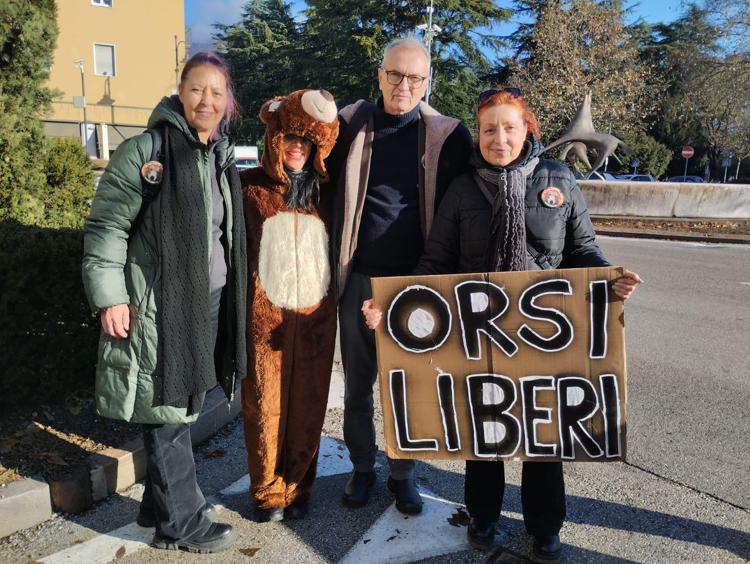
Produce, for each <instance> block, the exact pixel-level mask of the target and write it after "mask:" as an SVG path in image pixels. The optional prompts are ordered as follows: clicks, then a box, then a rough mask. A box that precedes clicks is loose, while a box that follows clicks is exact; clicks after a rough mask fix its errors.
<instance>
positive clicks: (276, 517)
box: [254, 507, 284, 523]
mask: <svg viewBox="0 0 750 564" xmlns="http://www.w3.org/2000/svg"><path fill="white" fill-rule="evenodd" d="M254 516H255V520H256V521H257V522H258V523H273V522H275V521H281V520H282V519H283V518H284V508H283V507H271V508H270V509H261V508H260V507H256V508H255V510H254Z"/></svg>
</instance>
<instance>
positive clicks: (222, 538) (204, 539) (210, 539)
mask: <svg viewBox="0 0 750 564" xmlns="http://www.w3.org/2000/svg"><path fill="white" fill-rule="evenodd" d="M235 536H237V535H236V533H235V532H234V529H232V526H231V525H227V524H225V523H211V526H210V527H209V528H208V530H207V531H206V532H205V533H203V534H202V535H198V536H195V537H192V538H187V539H182V540H177V539H170V538H168V537H163V536H161V535H160V534H159V533H156V534H155V535H154V541H153V543H152V544H153V546H154V547H155V548H163V549H166V550H186V551H188V552H197V553H200V554H209V553H211V552H221V551H223V550H227V549H228V548H229V547H231V546H232V543H233V542H234V538H235Z"/></svg>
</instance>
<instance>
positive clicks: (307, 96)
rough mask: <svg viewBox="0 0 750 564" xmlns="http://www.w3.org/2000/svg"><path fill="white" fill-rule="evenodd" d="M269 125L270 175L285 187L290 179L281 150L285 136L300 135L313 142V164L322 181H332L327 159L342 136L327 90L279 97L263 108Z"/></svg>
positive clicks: (266, 156) (266, 162) (266, 155)
mask: <svg viewBox="0 0 750 564" xmlns="http://www.w3.org/2000/svg"><path fill="white" fill-rule="evenodd" d="M260 119H261V120H262V121H263V123H265V124H266V133H265V137H264V142H265V148H264V150H263V157H262V159H261V165H262V167H263V170H264V171H265V172H266V174H267V175H268V176H270V177H271V178H273V179H274V180H276V181H277V182H279V183H281V184H287V183H288V182H289V177H288V176H287V174H286V172H285V171H284V163H283V161H282V155H281V147H282V143H283V140H284V135H297V136H299V137H304V138H305V139H308V140H310V141H312V143H313V145H315V150H314V151H313V152H312V153H311V155H310V158H311V159H312V161H313V162H312V165H313V166H314V167H315V170H316V171H317V172H318V175H320V181H321V182H327V181H328V172H327V171H326V167H325V163H324V161H325V159H326V157H328V155H329V154H330V153H331V151H332V150H333V146H334V144H335V143H336V137H337V136H338V133H339V120H338V110H337V109H336V102H335V101H334V100H333V96H332V95H331V93H330V92H328V91H327V90H308V89H306V90H296V91H294V92H292V93H291V94H289V95H288V96H275V97H274V98H271V99H270V100H268V101H266V102H265V103H264V104H263V105H262V106H261V108H260Z"/></svg>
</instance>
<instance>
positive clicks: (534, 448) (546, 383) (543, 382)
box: [521, 376, 557, 457]
mask: <svg viewBox="0 0 750 564" xmlns="http://www.w3.org/2000/svg"><path fill="white" fill-rule="evenodd" d="M554 389H555V379H554V378H553V377H552V376H530V377H528V378H521V401H522V402H523V425H524V444H525V446H526V456H530V457H534V456H555V454H556V453H557V444H551V445H550V444H544V443H540V442H539V441H538V440H537V434H536V427H537V425H539V424H540V423H542V424H543V423H550V422H551V421H552V409H550V408H549V407H539V406H538V405H537V403H536V394H537V392H538V391H539V390H554Z"/></svg>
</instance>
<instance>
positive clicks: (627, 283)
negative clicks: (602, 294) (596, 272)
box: [612, 268, 643, 300]
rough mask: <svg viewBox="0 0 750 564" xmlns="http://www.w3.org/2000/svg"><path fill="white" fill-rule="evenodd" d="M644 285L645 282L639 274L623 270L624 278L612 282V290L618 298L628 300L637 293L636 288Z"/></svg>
mask: <svg viewBox="0 0 750 564" xmlns="http://www.w3.org/2000/svg"><path fill="white" fill-rule="evenodd" d="M642 283H643V280H642V279H641V277H640V276H638V274H637V273H635V272H633V271H631V270H628V269H626V268H623V269H622V276H620V277H619V278H615V279H614V280H613V281H612V290H613V291H614V293H615V294H617V296H618V297H620V298H622V299H623V300H627V299H628V298H629V297H630V296H632V295H633V292H635V288H636V286H637V285H638V284H642Z"/></svg>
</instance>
